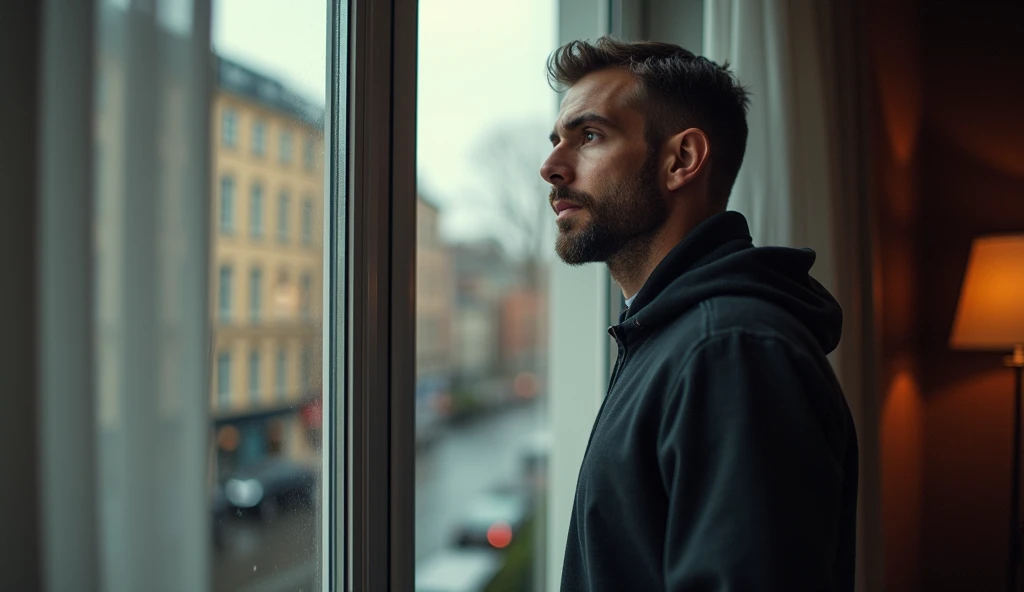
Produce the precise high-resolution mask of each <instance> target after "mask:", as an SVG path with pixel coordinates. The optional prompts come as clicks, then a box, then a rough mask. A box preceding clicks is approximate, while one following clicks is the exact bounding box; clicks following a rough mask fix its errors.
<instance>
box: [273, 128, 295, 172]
mask: <svg viewBox="0 0 1024 592" xmlns="http://www.w3.org/2000/svg"><path fill="white" fill-rule="evenodd" d="M294 159H295V134H294V133H293V132H292V130H290V129H288V128H282V129H281V131H279V132H278V136H277V162H278V164H281V165H283V166H291V164H292V161H293V160H294Z"/></svg>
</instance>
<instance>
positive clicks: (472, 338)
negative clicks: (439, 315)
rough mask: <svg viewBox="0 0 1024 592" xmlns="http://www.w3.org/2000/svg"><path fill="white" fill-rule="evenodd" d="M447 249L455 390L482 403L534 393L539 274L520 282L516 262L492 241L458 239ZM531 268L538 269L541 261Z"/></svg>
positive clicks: (542, 295) (540, 340) (541, 334)
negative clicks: (452, 281) (451, 269)
mask: <svg viewBox="0 0 1024 592" xmlns="http://www.w3.org/2000/svg"><path fill="white" fill-rule="evenodd" d="M453 251H454V253H455V257H454V261H455V276H456V286H457V292H456V298H455V302H456V314H455V376H456V380H457V383H458V386H459V388H460V390H461V391H465V392H471V393H472V395H473V397H475V398H476V399H477V403H479V404H484V405H488V404H492V403H495V402H501V401H504V400H506V399H507V398H508V397H510V396H512V395H513V394H514V393H518V394H523V393H526V395H525V396H533V395H536V394H538V392H539V388H540V387H539V386H538V385H539V384H540V383H541V382H542V377H543V374H544V371H545V368H544V367H543V366H544V364H545V356H546V351H547V349H546V343H547V332H546V322H547V321H546V320H547V294H546V289H545V288H544V286H546V282H545V281H544V278H543V277H537V278H535V281H532V282H528V281H526V278H525V277H524V266H523V264H522V262H520V261H517V260H515V259H513V258H510V257H509V256H508V255H507V254H506V253H505V251H504V249H503V248H502V247H501V245H500V243H498V242H497V241H496V240H492V239H489V240H482V241H477V242H472V243H464V244H460V245H457V246H455V247H453ZM535 270H536V272H537V273H538V274H543V273H544V268H543V266H540V265H538V266H535ZM524 373H526V374H527V375H528V376H525V377H523V376H522V375H523V374H524ZM517 379H520V380H519V386H518V388H517V387H516V385H515V381H516V380H517ZM524 384H528V385H529V386H528V387H524V386H523V385H524Z"/></svg>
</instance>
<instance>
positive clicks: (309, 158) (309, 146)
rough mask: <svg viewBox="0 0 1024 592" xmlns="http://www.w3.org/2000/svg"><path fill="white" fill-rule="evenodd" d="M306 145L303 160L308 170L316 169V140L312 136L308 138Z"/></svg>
mask: <svg viewBox="0 0 1024 592" xmlns="http://www.w3.org/2000/svg"><path fill="white" fill-rule="evenodd" d="M304 146H305V147H304V148H303V150H302V160H303V162H304V163H305V165H306V170H307V171H313V170H316V142H314V141H313V139H312V138H307V139H306V142H305V144H304Z"/></svg>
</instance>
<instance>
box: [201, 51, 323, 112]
mask: <svg viewBox="0 0 1024 592" xmlns="http://www.w3.org/2000/svg"><path fill="white" fill-rule="evenodd" d="M216 60H217V85H218V86H219V87H220V88H221V89H223V90H225V91H227V92H230V93H232V94H236V95H240V96H243V97H245V98H247V99H250V100H252V101H254V102H256V103H259V104H261V105H263V106H264V107H267V108H268V109H273V110H275V111H280V112H282V113H284V114H285V115H289V116H291V117H295V118H298V119H299V120H300V121H303V122H305V123H307V124H309V125H311V126H315V127H319V126H322V125H323V122H324V107H323V105H317V104H316V103H313V102H312V101H309V100H307V99H306V98H305V97H303V96H301V95H299V94H298V93H295V92H293V91H292V90H290V89H289V88H288V87H286V86H285V85H284V84H283V83H281V81H279V80H276V79H274V78H271V77H269V76H266V75H264V74H262V73H260V72H258V71H257V70H254V69H252V68H249V67H247V66H244V65H242V64H240V63H238V62H236V61H233V60H229V59H227V58H225V57H222V56H216Z"/></svg>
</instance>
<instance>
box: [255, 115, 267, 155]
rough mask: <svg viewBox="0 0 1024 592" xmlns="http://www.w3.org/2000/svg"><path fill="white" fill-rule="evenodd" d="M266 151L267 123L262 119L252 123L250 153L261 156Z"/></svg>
mask: <svg viewBox="0 0 1024 592" xmlns="http://www.w3.org/2000/svg"><path fill="white" fill-rule="evenodd" d="M266 151H267V124H266V122H265V121H263V120H262V119H257V120H256V121H254V122H253V123H252V154H253V156H263V155H264V154H266Z"/></svg>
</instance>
